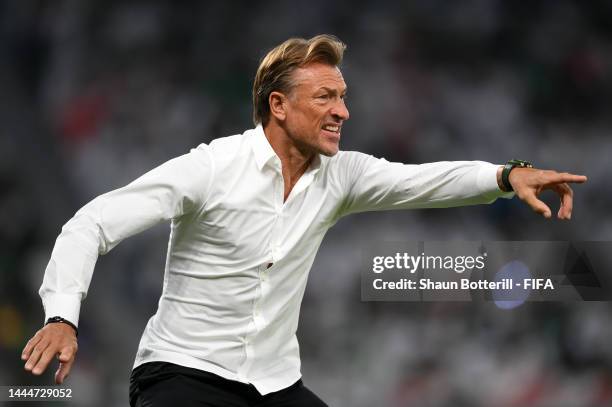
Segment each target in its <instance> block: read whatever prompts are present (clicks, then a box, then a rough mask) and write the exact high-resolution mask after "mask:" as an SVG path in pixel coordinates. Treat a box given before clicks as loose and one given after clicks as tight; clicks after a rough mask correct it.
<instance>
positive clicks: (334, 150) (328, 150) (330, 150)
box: [319, 146, 339, 157]
mask: <svg viewBox="0 0 612 407" xmlns="http://www.w3.org/2000/svg"><path fill="white" fill-rule="evenodd" d="M338 150H339V148H338V146H335V147H331V148H322V149H319V154H322V155H324V156H326V157H333V156H335V155H336V154H338Z"/></svg>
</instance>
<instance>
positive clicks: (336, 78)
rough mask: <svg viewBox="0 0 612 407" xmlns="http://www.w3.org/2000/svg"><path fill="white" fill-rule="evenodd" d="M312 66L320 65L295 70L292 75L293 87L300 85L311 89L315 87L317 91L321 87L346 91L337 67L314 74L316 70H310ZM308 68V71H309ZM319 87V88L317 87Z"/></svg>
mask: <svg viewBox="0 0 612 407" xmlns="http://www.w3.org/2000/svg"><path fill="white" fill-rule="evenodd" d="M313 65H315V66H316V65H322V64H311V65H307V66H305V67H300V68H297V69H296V70H295V71H294V73H293V77H294V86H295V87H298V86H300V85H310V86H311V87H315V86H316V87H317V90H318V89H320V88H321V87H327V88H329V89H337V88H340V89H342V90H344V91H346V84H345V83H344V78H343V77H342V73H341V72H340V69H338V67H329V66H328V65H322V66H327V67H329V68H332V69H325V70H324V72H322V73H321V72H316V71H318V69H317V68H316V67H315V68H311V67H312V66H313ZM309 68H310V69H309ZM317 85H319V86H317Z"/></svg>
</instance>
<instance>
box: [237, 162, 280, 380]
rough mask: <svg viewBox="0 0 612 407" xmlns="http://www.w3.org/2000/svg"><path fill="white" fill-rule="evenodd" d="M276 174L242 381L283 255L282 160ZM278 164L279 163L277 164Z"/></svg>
mask: <svg viewBox="0 0 612 407" xmlns="http://www.w3.org/2000/svg"><path fill="white" fill-rule="evenodd" d="M274 164H275V165H274V169H275V172H276V176H275V177H274V185H273V197H274V198H273V202H274V214H273V216H274V219H273V221H272V228H271V236H270V240H269V242H270V243H269V247H268V248H267V252H268V260H267V261H265V262H264V263H263V264H261V265H260V266H259V267H258V268H257V274H258V278H259V284H258V285H257V288H256V290H257V292H256V294H255V300H254V301H253V311H252V318H251V329H249V332H250V334H248V335H247V336H246V337H245V338H244V347H245V361H244V363H243V364H242V365H241V366H240V368H239V369H238V378H239V379H240V380H242V381H249V380H248V378H249V376H250V374H249V372H250V371H251V370H252V368H253V363H254V356H255V355H256V354H257V339H258V334H259V332H261V330H262V329H264V328H265V326H266V323H267V318H266V313H265V309H264V307H263V303H264V299H265V298H266V297H267V296H268V295H269V293H270V291H271V287H270V272H271V271H272V270H273V265H274V263H276V262H277V261H278V260H280V258H281V255H282V252H281V250H282V241H281V239H282V227H283V219H282V214H283V200H284V181H283V177H282V173H281V167H280V162H278V163H277V162H275V163H274ZM276 164H277V165H276Z"/></svg>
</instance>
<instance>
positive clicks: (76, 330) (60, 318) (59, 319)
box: [45, 317, 79, 336]
mask: <svg viewBox="0 0 612 407" xmlns="http://www.w3.org/2000/svg"><path fill="white" fill-rule="evenodd" d="M57 322H61V323H64V324H66V325H70V327H72V329H74V333H75V334H76V336H79V329H78V328H77V327H76V325H75V324H73V323H72V322H70V321H68V320H67V319H64V318H62V317H51V318H49V319H48V320H47V322H45V325H48V324H54V323H57Z"/></svg>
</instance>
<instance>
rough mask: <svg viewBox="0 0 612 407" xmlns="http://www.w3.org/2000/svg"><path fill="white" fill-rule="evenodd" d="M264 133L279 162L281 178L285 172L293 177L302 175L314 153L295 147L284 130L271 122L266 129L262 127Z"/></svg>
mask: <svg viewBox="0 0 612 407" xmlns="http://www.w3.org/2000/svg"><path fill="white" fill-rule="evenodd" d="M264 133H265V135H266V138H267V139H268V142H269V143H270V145H271V146H272V149H273V150H274V152H275V153H276V155H277V156H278V158H280V160H281V164H282V166H283V176H286V174H285V172H287V175H294V174H297V173H299V175H302V174H303V173H304V172H305V171H306V168H308V165H309V164H310V163H311V162H312V160H313V159H314V157H315V155H316V153H315V152H313V151H306V150H305V149H303V148H300V147H299V146H298V145H296V143H295V142H294V141H293V140H292V139H291V137H289V135H288V134H287V132H286V131H285V129H284V128H282V127H280V126H279V125H278V124H277V123H275V122H274V121H273V120H270V122H269V123H268V124H267V125H266V127H264ZM298 178H299V176H298Z"/></svg>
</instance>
